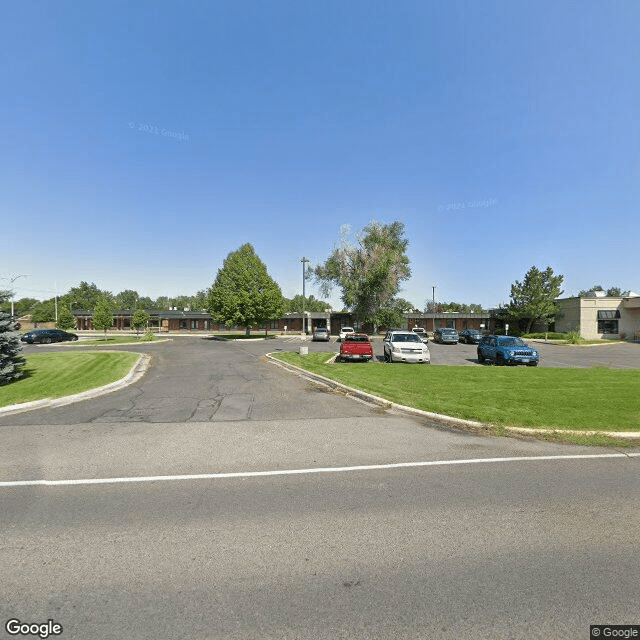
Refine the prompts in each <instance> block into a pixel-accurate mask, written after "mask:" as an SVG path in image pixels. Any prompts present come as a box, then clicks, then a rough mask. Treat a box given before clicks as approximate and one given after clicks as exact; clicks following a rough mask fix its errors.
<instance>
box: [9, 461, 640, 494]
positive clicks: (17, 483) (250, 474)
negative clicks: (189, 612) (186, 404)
mask: <svg viewBox="0 0 640 640" xmlns="http://www.w3.org/2000/svg"><path fill="white" fill-rule="evenodd" d="M635 457H640V453H599V454H583V455H566V456H515V457H512V458H471V459H466V460H428V461H425V462H394V463H390V464H367V465H360V466H353V467H317V468H311V469H281V470H274V471H236V472H228V473H197V474H189V475H175V476H140V477H130V478H81V479H78V480H13V481H7V482H0V487H39V486H45V487H57V486H74V485H86V484H127V483H128V484H133V483H139V482H171V481H177V480H220V479H225V478H259V477H265V476H293V475H305V474H313V473H344V472H348V471H377V470H382V469H407V468H413V467H438V466H447V465H464V464H489V463H497V462H540V461H544V460H598V459H606V458H635Z"/></svg>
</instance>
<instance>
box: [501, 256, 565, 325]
mask: <svg viewBox="0 0 640 640" xmlns="http://www.w3.org/2000/svg"><path fill="white" fill-rule="evenodd" d="M563 280H564V276H562V275H557V276H556V275H554V273H553V269H552V268H551V267H547V268H546V269H545V270H544V271H540V269H538V268H537V267H535V266H533V267H531V268H530V269H529V271H527V273H526V274H525V276H524V280H523V281H522V282H519V281H518V280H516V281H515V282H514V283H513V284H512V285H511V302H510V303H509V308H508V309H509V314H510V315H511V317H513V318H516V319H518V320H520V319H522V320H526V323H527V324H526V330H525V331H526V333H529V332H530V331H531V327H532V326H533V323H534V322H535V321H536V320H542V321H546V322H548V321H549V320H550V319H551V318H552V317H553V316H554V315H555V313H556V304H555V302H554V300H555V299H556V298H558V297H559V296H560V294H562V290H561V287H562V281H563Z"/></svg>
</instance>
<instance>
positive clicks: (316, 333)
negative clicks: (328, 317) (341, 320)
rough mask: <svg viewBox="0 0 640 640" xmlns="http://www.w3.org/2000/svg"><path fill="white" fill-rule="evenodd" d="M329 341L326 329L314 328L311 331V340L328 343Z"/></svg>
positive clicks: (329, 336)
mask: <svg viewBox="0 0 640 640" xmlns="http://www.w3.org/2000/svg"><path fill="white" fill-rule="evenodd" d="M330 339H331V335H330V333H329V331H328V329H327V327H316V328H315V329H314V330H313V338H312V340H318V341H324V342H329V340H330Z"/></svg>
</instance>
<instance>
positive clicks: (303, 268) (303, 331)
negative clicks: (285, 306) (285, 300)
mask: <svg viewBox="0 0 640 640" xmlns="http://www.w3.org/2000/svg"><path fill="white" fill-rule="evenodd" d="M300 262H302V333H303V334H304V335H307V331H306V329H305V326H304V325H305V322H306V316H305V308H304V303H305V288H304V284H305V280H306V265H307V262H311V260H309V258H305V257H303V258H302V260H300Z"/></svg>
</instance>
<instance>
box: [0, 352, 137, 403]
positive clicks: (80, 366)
mask: <svg viewBox="0 0 640 640" xmlns="http://www.w3.org/2000/svg"><path fill="white" fill-rule="evenodd" d="M138 357H139V354H137V353H128V352H125V351H119V352H106V351H65V352H63V353H34V354H31V355H29V356H27V363H26V365H25V366H24V368H23V371H24V373H25V375H24V376H23V377H22V378H19V379H18V380H15V381H13V382H11V383H9V384H6V385H2V386H0V407H6V406H7V405H10V404H19V403H21V402H31V401H33V400H42V399H44V398H60V397H62V396H68V395H72V394H74V393H80V392H82V391H87V390H88V389H93V388H94V387H101V386H102V385H105V384H109V383H110V382H115V381H116V380H119V379H120V378H123V377H124V376H126V375H127V373H128V372H129V370H130V369H131V367H132V366H133V364H134V363H135V361H136V360H137V359H138Z"/></svg>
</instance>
